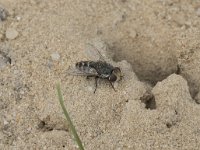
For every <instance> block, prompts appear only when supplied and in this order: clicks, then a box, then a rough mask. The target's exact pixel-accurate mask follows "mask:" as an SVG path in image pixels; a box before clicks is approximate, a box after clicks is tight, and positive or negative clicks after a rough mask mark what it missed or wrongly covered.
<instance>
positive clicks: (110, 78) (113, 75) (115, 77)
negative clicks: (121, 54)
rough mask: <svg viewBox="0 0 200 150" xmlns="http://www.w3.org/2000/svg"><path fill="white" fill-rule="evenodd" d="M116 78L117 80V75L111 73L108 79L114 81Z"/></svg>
mask: <svg viewBox="0 0 200 150" xmlns="http://www.w3.org/2000/svg"><path fill="white" fill-rule="evenodd" d="M116 80H117V76H116V75H115V74H111V75H110V76H109V81H111V82H114V81H116Z"/></svg>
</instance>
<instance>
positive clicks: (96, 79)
mask: <svg viewBox="0 0 200 150" xmlns="http://www.w3.org/2000/svg"><path fill="white" fill-rule="evenodd" d="M98 79H99V77H98V76H96V77H95V89H94V93H95V92H96V90H97V81H98Z"/></svg>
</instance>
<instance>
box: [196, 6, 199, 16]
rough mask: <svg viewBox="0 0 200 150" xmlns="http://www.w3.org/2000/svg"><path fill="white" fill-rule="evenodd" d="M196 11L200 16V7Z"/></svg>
mask: <svg viewBox="0 0 200 150" xmlns="http://www.w3.org/2000/svg"><path fill="white" fill-rule="evenodd" d="M196 13H197V16H199V17H200V8H198V9H197V11H196Z"/></svg>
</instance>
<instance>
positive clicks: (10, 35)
mask: <svg viewBox="0 0 200 150" xmlns="http://www.w3.org/2000/svg"><path fill="white" fill-rule="evenodd" d="M18 34H19V33H18V32H17V31H16V30H15V29H13V28H8V29H7V30H6V38H7V39H9V40H13V39H15V38H16V37H17V36H18Z"/></svg>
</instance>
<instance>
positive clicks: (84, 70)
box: [68, 45, 122, 93]
mask: <svg viewBox="0 0 200 150" xmlns="http://www.w3.org/2000/svg"><path fill="white" fill-rule="evenodd" d="M92 46H93V45H92ZM93 47H94V46H93ZM95 50H96V52H97V54H98V55H99V57H100V58H101V60H97V61H80V62H77V63H76V64H75V69H73V70H70V71H68V73H69V74H71V75H82V76H86V77H87V78H90V77H94V78H95V90H94V93H95V92H96V90H97V86H98V84H97V83H98V82H97V81H98V79H106V80H108V81H109V83H110V85H111V87H112V88H113V89H114V91H116V90H115V88H114V86H113V83H114V82H115V81H119V80H121V78H122V72H121V69H120V68H119V67H114V66H112V65H111V64H109V63H107V62H106V61H105V60H104V59H103V56H102V55H101V54H100V52H99V51H98V50H97V49H96V48H95Z"/></svg>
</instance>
